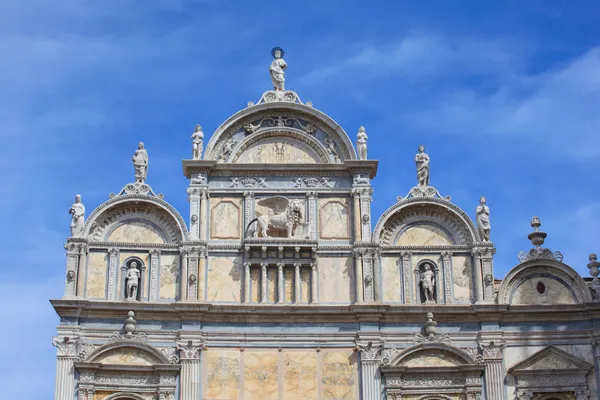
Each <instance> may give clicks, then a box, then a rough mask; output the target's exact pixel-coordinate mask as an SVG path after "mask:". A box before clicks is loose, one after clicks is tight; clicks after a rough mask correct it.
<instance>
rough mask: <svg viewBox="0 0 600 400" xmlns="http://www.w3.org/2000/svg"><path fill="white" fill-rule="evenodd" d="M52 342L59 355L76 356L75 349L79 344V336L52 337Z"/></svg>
mask: <svg viewBox="0 0 600 400" xmlns="http://www.w3.org/2000/svg"><path fill="white" fill-rule="evenodd" d="M52 344H53V345H54V346H55V347H56V350H57V355H58V356H59V357H76V356H77V349H78V348H79V345H80V344H81V341H80V340H79V338H71V337H68V336H64V337H62V338H61V337H54V338H52Z"/></svg>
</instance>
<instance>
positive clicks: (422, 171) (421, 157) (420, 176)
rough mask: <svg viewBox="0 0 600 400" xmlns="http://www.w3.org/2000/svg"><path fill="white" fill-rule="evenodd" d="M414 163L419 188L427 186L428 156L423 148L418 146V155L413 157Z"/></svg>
mask: <svg viewBox="0 0 600 400" xmlns="http://www.w3.org/2000/svg"><path fill="white" fill-rule="evenodd" d="M415 161H416V163H417V180H418V181H419V186H429V155H427V153H425V146H423V145H420V146H419V153H418V154H417V156H416V157H415Z"/></svg>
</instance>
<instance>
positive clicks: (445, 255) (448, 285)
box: [442, 251, 454, 304]
mask: <svg viewBox="0 0 600 400" xmlns="http://www.w3.org/2000/svg"><path fill="white" fill-rule="evenodd" d="M442 263H443V268H444V296H445V297H446V304H451V303H453V302H454V298H453V296H452V252H450V251H444V252H442Z"/></svg>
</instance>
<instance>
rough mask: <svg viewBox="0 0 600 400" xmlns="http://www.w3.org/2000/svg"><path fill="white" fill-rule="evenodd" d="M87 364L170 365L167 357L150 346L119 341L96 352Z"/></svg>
mask: <svg viewBox="0 0 600 400" xmlns="http://www.w3.org/2000/svg"><path fill="white" fill-rule="evenodd" d="M87 362H89V363H99V364H110V365H141V366H151V365H158V364H169V360H168V359H167V357H166V356H165V355H164V354H163V353H161V352H160V351H159V350H157V349H156V348H154V347H152V346H150V345H149V344H145V343H141V342H131V341H126V342H124V341H118V342H114V343H109V344H107V345H104V346H102V347H100V348H98V349H96V351H94V352H93V353H92V354H91V355H90V357H89V358H88V360H87Z"/></svg>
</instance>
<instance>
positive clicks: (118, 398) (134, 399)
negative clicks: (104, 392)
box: [103, 392, 147, 400]
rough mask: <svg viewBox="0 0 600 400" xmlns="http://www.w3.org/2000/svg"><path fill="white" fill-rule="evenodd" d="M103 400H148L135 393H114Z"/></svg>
mask: <svg viewBox="0 0 600 400" xmlns="http://www.w3.org/2000/svg"><path fill="white" fill-rule="evenodd" d="M103 400H147V399H146V398H145V397H143V396H140V395H139V394H135V393H123V392H120V393H113V394H111V395H110V396H108V397H105V398H104V399H103Z"/></svg>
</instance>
